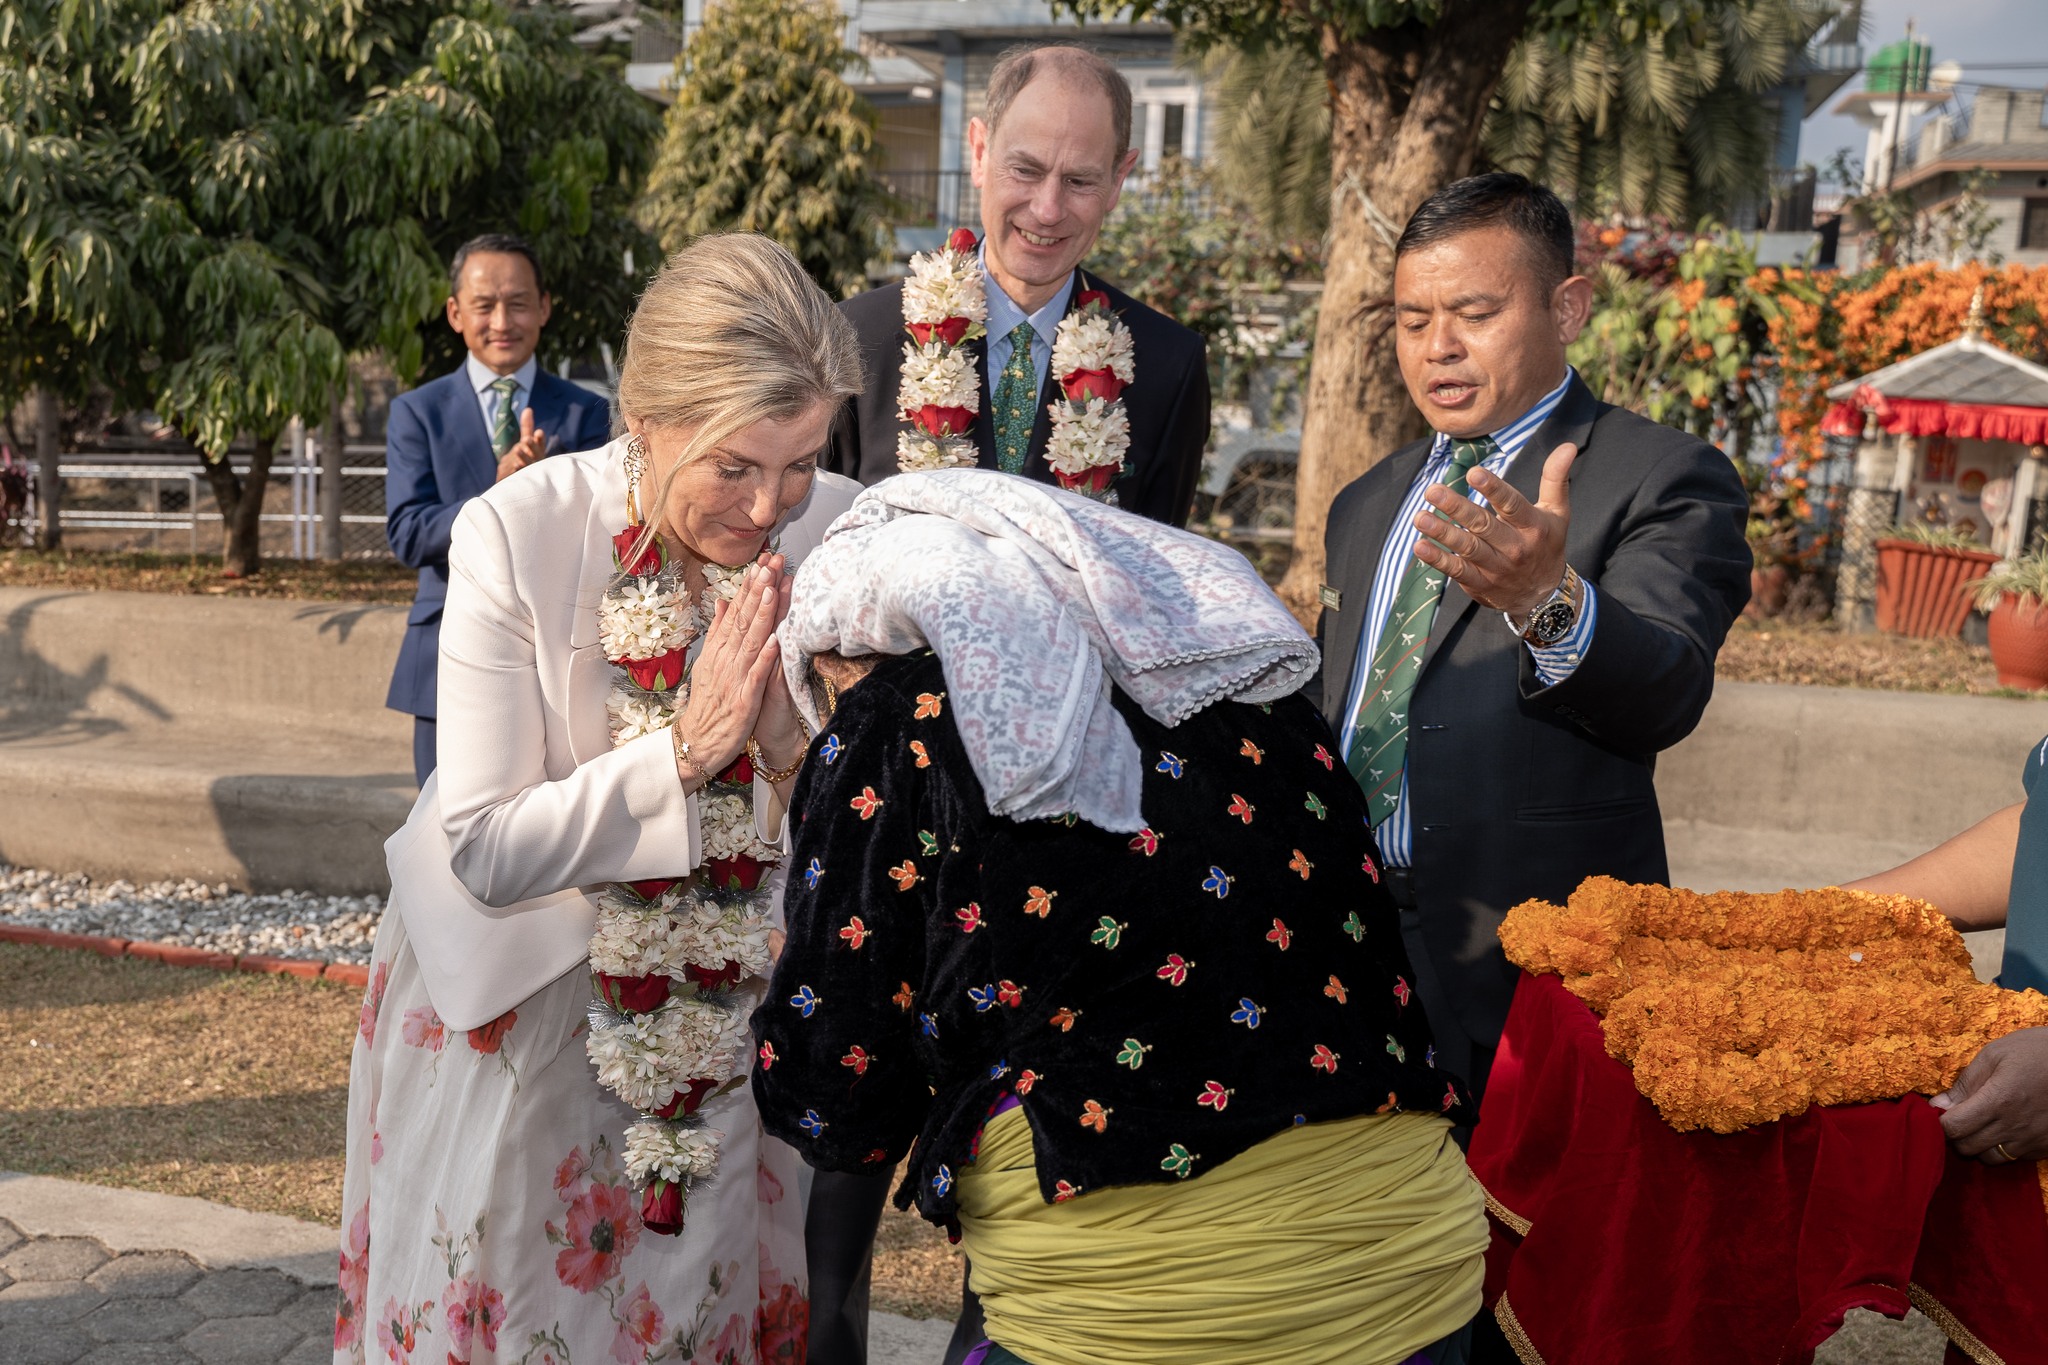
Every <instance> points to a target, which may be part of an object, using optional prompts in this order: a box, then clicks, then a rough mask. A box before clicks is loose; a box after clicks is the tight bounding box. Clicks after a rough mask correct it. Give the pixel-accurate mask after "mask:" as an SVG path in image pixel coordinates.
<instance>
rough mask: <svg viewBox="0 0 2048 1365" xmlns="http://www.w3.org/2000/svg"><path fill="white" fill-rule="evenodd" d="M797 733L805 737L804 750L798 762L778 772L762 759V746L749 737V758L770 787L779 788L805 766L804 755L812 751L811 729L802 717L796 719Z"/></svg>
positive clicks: (799, 754) (756, 771)
mask: <svg viewBox="0 0 2048 1365" xmlns="http://www.w3.org/2000/svg"><path fill="white" fill-rule="evenodd" d="M796 730H797V733H798V734H800V735H802V736H803V737H804V744H803V748H801V749H799V750H798V751H797V755H796V762H794V763H792V764H790V765H789V766H788V767H787V768H784V769H782V771H780V772H777V771H776V770H775V769H773V768H771V767H769V766H768V760H766V759H765V758H762V757H761V744H760V741H759V740H756V739H755V738H754V737H753V736H752V735H748V736H747V757H748V758H751V759H753V760H754V771H755V773H757V774H758V775H759V776H761V777H762V778H764V779H766V781H767V783H768V785H769V786H771V787H773V786H779V785H781V784H782V783H784V782H787V781H789V779H790V778H792V777H795V776H796V770H797V769H798V768H801V767H803V766H804V755H805V754H807V753H809V752H810V750H811V727H810V726H808V725H806V724H804V718H803V716H802V715H798V716H797V718H796Z"/></svg>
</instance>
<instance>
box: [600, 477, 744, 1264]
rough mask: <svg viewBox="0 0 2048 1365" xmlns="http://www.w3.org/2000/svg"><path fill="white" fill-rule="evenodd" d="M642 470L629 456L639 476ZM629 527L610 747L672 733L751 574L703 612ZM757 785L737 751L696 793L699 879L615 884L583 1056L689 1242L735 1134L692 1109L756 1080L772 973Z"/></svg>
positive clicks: (609, 597) (603, 621) (607, 646)
mask: <svg viewBox="0 0 2048 1365" xmlns="http://www.w3.org/2000/svg"><path fill="white" fill-rule="evenodd" d="M636 453H637V452H636ZM643 463H644V456H642V457H641V458H640V459H638V460H635V459H632V458H631V457H629V459H628V478H629V481H632V482H637V474H638V468H637V466H639V465H641V464H643ZM634 520H635V522H636V524H633V525H629V526H627V528H626V529H625V530H623V531H621V532H619V533H618V534H617V535H616V536H614V537H612V545H613V547H614V561H615V563H616V564H617V566H618V571H617V572H616V573H615V574H614V575H613V576H612V579H611V582H610V583H609V584H608V585H607V586H606V588H605V592H604V596H603V598H602V599H601V600H600V602H599V604H598V639H599V642H600V644H601V645H602V647H603V649H604V653H605V658H606V659H608V660H610V661H611V663H612V665H613V666H614V667H615V668H616V669H617V670H618V671H617V675H616V676H615V677H614V678H613V680H612V688H611V693H610V695H609V697H608V698H607V700H606V706H605V709H606V713H607V715H608V717H609V719H610V723H611V736H612V744H613V747H617V746H619V745H622V744H626V743H629V742H631V741H632V740H634V739H638V738H640V737H641V736H643V735H647V734H652V733H656V732H659V731H663V730H666V729H668V728H669V727H670V726H671V725H672V724H674V721H675V717H676V715H677V714H678V713H679V712H680V711H681V710H682V708H683V705H684V703H685V702H686V701H687V699H688V697H689V681H688V673H689V665H688V663H687V662H686V660H687V651H688V649H689V647H690V645H691V643H692V642H693V641H694V640H695V639H696V638H697V636H698V635H699V634H701V633H702V632H703V630H704V627H705V625H706V623H708V622H709V621H710V620H711V617H712V615H713V613H714V611H715V610H716V608H717V605H718V603H719V602H720V601H728V602H729V601H732V600H733V599H734V598H735V597H736V596H737V595H738V592H739V586H740V578H741V575H742V574H744V573H745V570H746V566H744V565H742V566H739V567H738V568H731V569H727V568H721V567H719V566H717V565H706V566H705V568H704V579H705V584H706V587H705V590H704V593H703V595H702V597H701V598H700V600H699V602H697V603H692V602H691V601H690V600H689V594H688V592H687V591H686V590H685V588H684V587H683V585H682V581H681V574H680V572H679V568H678V566H676V565H674V564H671V563H669V562H668V557H667V555H666V553H665V552H664V551H663V550H662V548H661V541H660V538H659V537H650V536H646V535H645V534H644V532H643V529H642V528H641V526H640V525H638V524H637V520H638V519H637V518H635V519H634ZM643 540H645V542H646V544H645V545H644V547H643V546H642V541H643ZM753 781H754V771H753V765H752V763H751V762H750V761H749V760H748V758H747V756H746V755H744V754H742V755H741V756H740V757H739V758H738V759H736V760H735V761H734V762H733V764H732V766H731V767H729V768H727V769H726V770H725V771H723V772H721V773H719V774H718V775H717V776H716V777H715V778H714V779H713V780H712V781H711V783H710V784H709V785H707V786H706V787H705V788H703V789H702V790H701V791H700V792H699V793H698V798H697V811H698V827H699V832H700V836H701V843H702V847H703V853H704V861H703V865H702V866H701V867H700V868H699V869H698V870H697V871H696V872H695V873H692V874H690V875H689V876H688V877H684V878H660V879H656V880H652V881H639V882H618V883H614V884H612V885H611V886H608V887H607V888H605V890H604V891H603V892H602V893H601V894H600V895H599V897H598V914H597V931H596V933H595V934H594V935H592V937H591V940H590V970H591V975H592V978H593V981H594V983H595V985H596V989H597V995H598V999H597V1000H595V1001H593V1002H592V1004H591V1008H590V1035H589V1038H588V1040H587V1042H586V1049H587V1051H588V1052H589V1055H590V1060H591V1061H592V1062H593V1063H595V1064H596V1067H597V1077H598V1081H599V1083H601V1084H602V1085H604V1086H605V1087H606V1088H607V1089H609V1090H610V1091H612V1092H613V1093H614V1094H616V1095H617V1096H618V1097H619V1098H620V1099H622V1100H624V1101H625V1102H626V1103H627V1104H629V1105H631V1106H632V1107H633V1108H634V1109H637V1110H639V1111H640V1115H641V1117H640V1121H639V1122H637V1123H635V1124H633V1125H632V1126H631V1127H629V1128H628V1129H627V1130H626V1141H625V1152H626V1169H627V1173H628V1174H629V1175H631V1176H632V1178H633V1180H634V1182H635V1183H636V1184H637V1185H639V1186H640V1187H641V1189H642V1195H641V1220H642V1222H643V1223H645V1224H646V1226H647V1229H648V1231H650V1232H656V1233H676V1232H680V1231H682V1226H683V1205H684V1202H685V1196H686V1194H687V1192H688V1190H689V1189H690V1188H691V1187H692V1186H693V1185H695V1184H696V1183H697V1182H699V1181H702V1180H705V1179H708V1178H709V1177H710V1176H711V1175H712V1173H713V1172H714V1171H715V1170H716V1169H717V1165H718V1145H719V1142H720V1140H721V1139H722V1138H723V1137H724V1134H722V1133H720V1132H718V1131H717V1130H716V1129H712V1128H709V1127H706V1126H705V1124H704V1122H703V1120H702V1119H701V1118H700V1117H698V1114H697V1111H698V1109H699V1108H700V1107H701V1106H702V1105H703V1103H704V1102H705V1101H706V1100H707V1099H709V1098H711V1097H712V1096H715V1095H719V1094H723V1093H725V1092H726V1091H728V1090H731V1089H733V1088H735V1087H737V1086H739V1085H742V1084H744V1083H745V1076H746V1071H745V1062H746V1058H747V1051H748V1034H747V1016H748V1014H749V1012H750V1009H751V1005H752V1001H751V1000H750V999H749V998H747V995H746V993H745V992H744V991H743V990H742V989H741V987H742V983H743V982H745V981H746V980H747V979H748V978H750V977H758V976H760V975H762V974H763V973H765V972H766V971H767V970H768V967H769V966H770V957H769V951H768V932H769V903H768V902H769V895H768V891H767V890H766V886H765V884H766V882H767V878H768V870H769V866H770V865H771V864H772V863H774V862H776V861H778V860H779V859H780V858H781V856H782V851H781V849H780V848H778V847H777V846H775V845H773V844H769V843H767V842H765V841H764V840H762V839H761V838H760V836H759V834H758V832H757V830H756V828H755V824H754V800H753Z"/></svg>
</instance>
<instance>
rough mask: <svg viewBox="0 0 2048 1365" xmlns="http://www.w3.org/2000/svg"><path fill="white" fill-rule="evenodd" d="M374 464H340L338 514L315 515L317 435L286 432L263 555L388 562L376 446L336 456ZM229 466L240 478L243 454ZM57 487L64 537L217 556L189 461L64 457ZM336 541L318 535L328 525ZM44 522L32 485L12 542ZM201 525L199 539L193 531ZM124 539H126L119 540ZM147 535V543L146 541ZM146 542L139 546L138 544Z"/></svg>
mask: <svg viewBox="0 0 2048 1365" xmlns="http://www.w3.org/2000/svg"><path fill="white" fill-rule="evenodd" d="M365 456H371V457H375V458H376V459H377V460H378V461H380V463H377V464H369V463H343V464H342V466H341V468H340V473H339V479H340V484H341V490H340V491H341V497H340V498H339V499H338V510H334V509H331V508H330V509H328V511H327V513H326V515H325V516H323V512H322V501H321V491H322V489H321V484H322V481H323V478H324V477H325V475H324V474H323V471H322V470H321V468H320V463H321V462H320V444H319V439H318V437H317V436H313V435H300V434H297V433H294V435H293V437H292V438H291V439H290V440H289V441H287V442H280V443H279V450H278V458H277V459H276V461H275V462H273V463H272V465H271V468H270V478H269V486H268V488H267V489H266V490H265V495H264V501H263V506H264V512H263V524H264V537H263V539H264V553H266V554H273V555H283V556H286V557H289V558H293V559H314V558H318V557H319V556H320V554H321V551H322V548H323V544H324V543H326V542H330V541H331V542H333V543H337V544H339V546H340V548H341V553H342V555H343V556H344V557H345V558H349V559H362V558H379V557H381V558H389V557H390V553H391V551H390V548H389V546H388V545H387V544H386V543H385V540H384V466H383V464H382V463H381V461H382V459H383V456H384V447H383V446H382V445H379V444H362V445H344V446H343V447H342V458H343V460H344V461H345V462H346V461H348V460H352V459H353V460H361V459H362V458H363V457H365ZM229 466H230V467H231V468H232V469H233V470H234V471H235V472H236V474H238V475H240V476H241V477H243V478H244V479H246V478H247V477H248V473H249V457H248V456H247V455H245V454H235V455H231V456H230V457H229ZM58 476H59V478H60V479H61V480H62V482H63V488H64V491H63V498H62V501H61V503H60V506H59V512H58V525H59V527H60V528H61V529H62V530H63V531H64V532H65V534H66V537H67V540H69V539H70V533H71V532H73V531H83V532H102V533H108V534H105V535H101V536H96V537H94V539H96V540H114V541H120V542H124V543H123V545H122V548H129V549H149V550H184V551H186V552H187V553H197V552H199V551H200V550H202V549H203V550H208V551H213V550H217V549H218V547H219V543H220V530H219V528H220V522H221V514H220V509H219V507H218V506H217V505H216V504H215V502H214V498H213V490H212V487H211V485H209V484H208V483H207V479H206V471H205V470H204V469H203V468H202V467H201V465H200V463H199V459H198V457H197V456H190V457H187V458H186V459H185V460H184V461H183V462H179V463H173V462H171V461H169V460H167V459H166V458H165V457H163V456H160V455H103V454H71V455H64V456H61V457H60V459H59V463H58ZM329 517H331V518H334V524H333V530H334V532H335V534H333V535H331V536H323V535H322V531H323V529H326V527H327V524H328V518H329ZM41 524H42V509H41V507H40V506H38V503H37V497H36V489H35V480H34V479H33V477H31V479H30V489H29V501H28V506H27V508H26V509H25V512H24V514H23V515H22V517H21V518H20V520H19V522H18V524H17V525H16V526H15V527H14V528H12V530H13V538H17V539H19V540H21V541H23V542H27V541H30V540H31V539H32V538H33V537H34V536H35V535H36V533H37V532H38V530H39V529H40V527H41ZM202 527H206V528H209V529H208V530H207V532H206V534H205V535H202V534H201V528H202ZM123 533H125V534H123ZM145 538H146V542H145ZM137 542H145V543H137Z"/></svg>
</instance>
